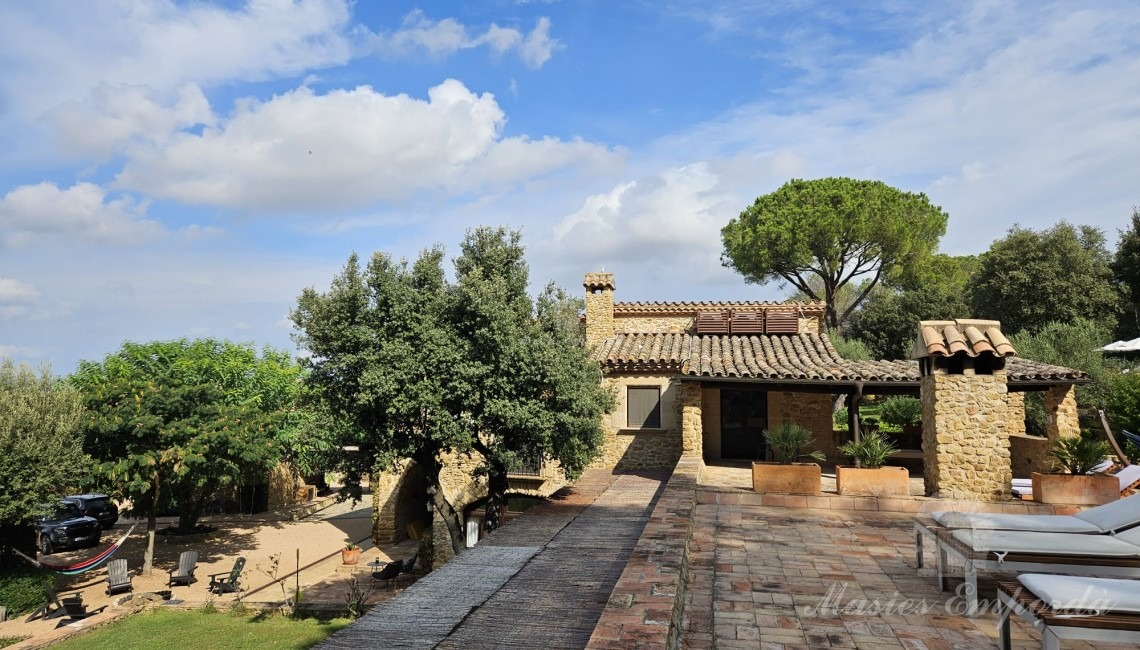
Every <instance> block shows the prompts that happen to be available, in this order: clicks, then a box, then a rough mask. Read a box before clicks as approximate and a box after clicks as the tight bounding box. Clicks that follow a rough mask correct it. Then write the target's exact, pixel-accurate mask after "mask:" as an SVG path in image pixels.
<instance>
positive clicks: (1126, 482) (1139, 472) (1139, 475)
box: [1113, 465, 1140, 492]
mask: <svg viewBox="0 0 1140 650" xmlns="http://www.w3.org/2000/svg"><path fill="white" fill-rule="evenodd" d="M1113 476H1115V477H1116V478H1117V480H1119V481H1120V491H1121V492H1123V491H1125V490H1127V489H1128V487H1129V486H1130V485H1132V484H1133V483H1135V482H1136V481H1140V465H1129V466H1128V467H1125V468H1123V469H1121V470H1120V471H1119V472H1117V473H1115V474H1113Z"/></svg>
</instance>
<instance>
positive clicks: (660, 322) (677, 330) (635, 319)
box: [614, 316, 695, 334]
mask: <svg viewBox="0 0 1140 650" xmlns="http://www.w3.org/2000/svg"><path fill="white" fill-rule="evenodd" d="M614 331H615V332H640V333H645V334H649V333H653V334H657V333H662V332H664V333H672V334H682V333H685V332H693V331H695V328H694V326H693V317H692V316H618V317H617V318H615V319H614Z"/></svg>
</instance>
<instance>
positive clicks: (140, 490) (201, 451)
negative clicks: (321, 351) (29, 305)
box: [71, 339, 300, 572]
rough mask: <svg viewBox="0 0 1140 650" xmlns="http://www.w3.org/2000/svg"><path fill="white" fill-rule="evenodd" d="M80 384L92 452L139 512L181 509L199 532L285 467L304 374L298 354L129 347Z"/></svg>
mask: <svg viewBox="0 0 1140 650" xmlns="http://www.w3.org/2000/svg"><path fill="white" fill-rule="evenodd" d="M71 382H72V384H73V385H75V386H76V387H77V388H78V389H79V390H80V392H81V393H82V395H83V400H84V404H85V405H86V407H87V412H86V415H85V416H84V419H83V423H82V427H83V430H84V438H83V440H84V446H85V449H86V450H87V451H88V453H90V454H91V455H92V456H93V457H94V458H95V459H96V460H97V461H98V465H97V467H96V470H97V472H98V474H99V475H100V476H101V478H102V479H103V480H104V481H106V482H108V483H109V484H110V485H111V486H112V491H113V492H114V493H115V495H116V496H119V497H125V498H127V499H129V500H130V502H131V508H130V512H131V513H132V514H135V515H139V516H145V517H147V519H148V525H147V530H148V532H149V533H150V545H149V546H148V550H147V555H146V561H145V565H144V571H146V572H149V570H150V563H151V558H152V557H153V542H154V529H155V517H156V515H157V512H158V510H159V509H164V508H168V507H174V508H176V509H177V511H178V513H179V524H178V525H179V528H182V529H193V528H194V526H195V525H196V523H197V520H198V517H199V516H200V515H201V514H202V510H203V506H204V504H205V502H206V501H207V500H208V499H210V498H212V497H213V496H214V495H215V494H216V493H217V492H218V490H220V489H222V488H227V487H229V486H234V485H238V484H241V483H243V482H244V481H246V480H252V481H255V482H262V481H263V480H264V474H265V472H266V471H268V470H269V469H271V468H272V467H273V465H274V464H275V463H276V462H277V460H278V459H279V458H280V457H281V454H282V450H281V447H280V445H279V444H278V442H277V441H276V440H275V432H276V431H277V430H278V429H280V428H282V427H285V426H288V418H287V414H288V413H289V412H290V411H291V410H292V409H293V408H294V406H295V404H296V396H297V391H298V390H299V387H300V367H299V366H298V365H297V364H296V363H295V362H293V360H292V359H291V358H290V356H289V354H288V353H286V352H282V351H276V350H273V349H271V348H268V347H267V348H265V350H263V351H262V353H261V354H260V355H258V352H257V350H256V349H254V347H253V346H252V345H250V344H237V343H231V342H229V341H218V340H215V339H198V340H193V341H191V340H187V339H180V340H176V341H156V342H150V343H131V342H128V343H124V344H123V346H122V348H121V349H120V350H119V351H118V352H115V353H112V354H109V355H107V357H106V358H105V359H104V360H103V361H102V362H90V361H83V362H80V365H79V369H78V370H77V371H76V373H75V374H74V375H72V377H71Z"/></svg>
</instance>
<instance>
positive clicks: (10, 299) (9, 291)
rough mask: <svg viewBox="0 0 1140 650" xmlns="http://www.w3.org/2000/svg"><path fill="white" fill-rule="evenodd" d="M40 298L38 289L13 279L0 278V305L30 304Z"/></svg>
mask: <svg viewBox="0 0 1140 650" xmlns="http://www.w3.org/2000/svg"><path fill="white" fill-rule="evenodd" d="M39 297H40V292H39V290H38V289H36V288H35V287H33V286H32V285H30V284H27V283H25V282H21V281H19V280H17V279H15V278H0V304H4V303H24V302H32V301H33V300H35V299H36V298H39Z"/></svg>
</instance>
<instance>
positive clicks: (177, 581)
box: [166, 551, 198, 587]
mask: <svg viewBox="0 0 1140 650" xmlns="http://www.w3.org/2000/svg"><path fill="white" fill-rule="evenodd" d="M197 568H198V551H182V554H181V555H179V556H178V568H177V569H171V570H170V571H168V573H169V574H170V579H169V580H167V581H166V586H167V587H173V586H174V585H185V586H187V587H189V586H190V584H191V583H193V582H194V581H195V580H196V578H195V577H194V570H195V569H197Z"/></svg>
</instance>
